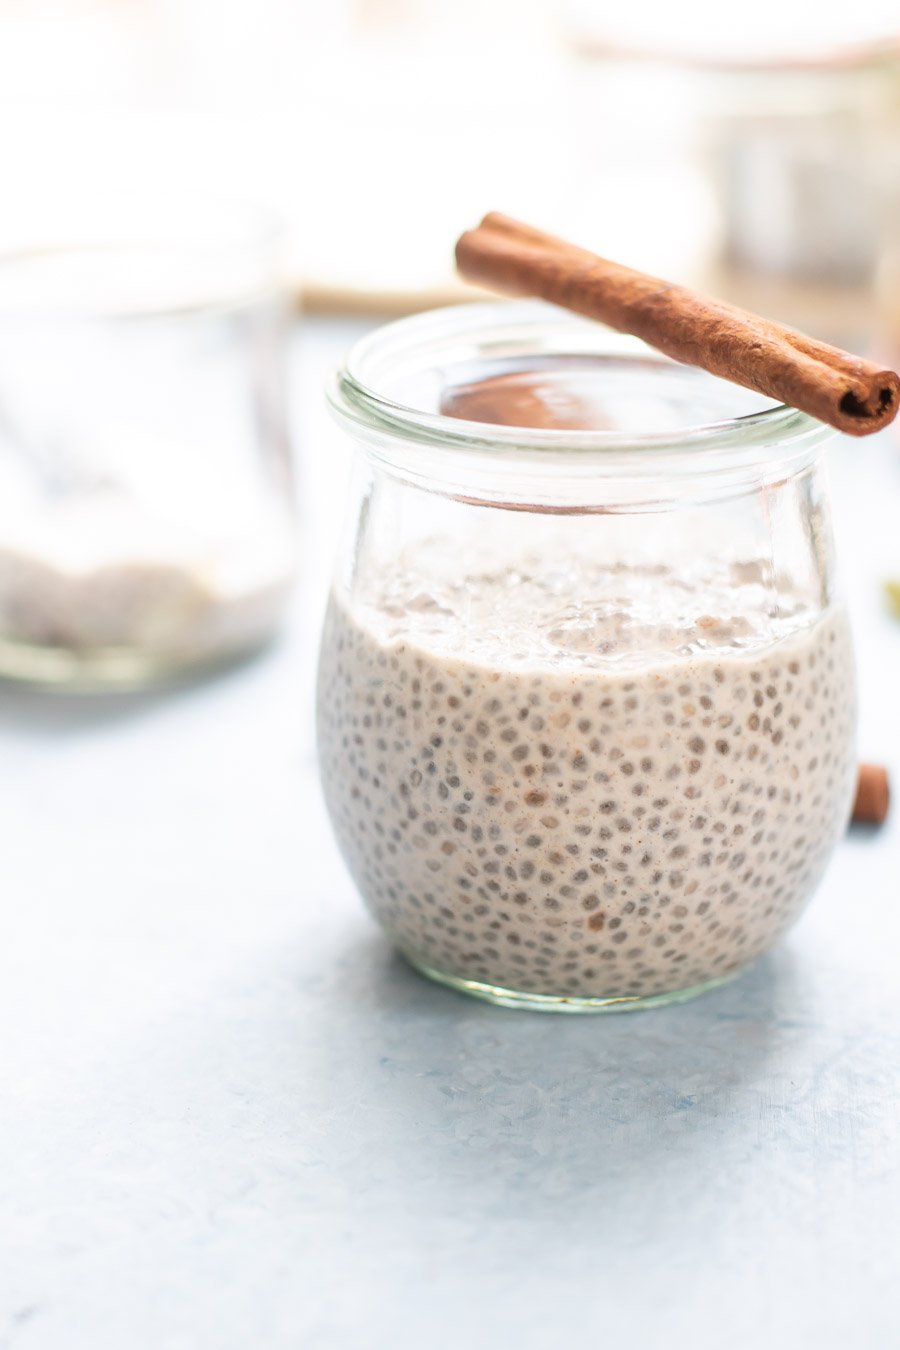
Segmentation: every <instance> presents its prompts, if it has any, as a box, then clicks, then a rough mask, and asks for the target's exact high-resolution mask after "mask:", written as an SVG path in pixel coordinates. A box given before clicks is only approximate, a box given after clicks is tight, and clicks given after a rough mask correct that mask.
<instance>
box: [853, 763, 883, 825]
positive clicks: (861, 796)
mask: <svg viewBox="0 0 900 1350" xmlns="http://www.w3.org/2000/svg"><path fill="white" fill-rule="evenodd" d="M890 800H891V792H890V784H889V782H888V773H887V769H885V768H884V767H883V765H881V764H860V766H859V778H858V779H857V784H856V800H855V802H854V803H853V815H852V817H851V819H852V821H853V823H854V824H855V825H883V824H884V822H885V820H886V818H887V813H888V807H889V805H890Z"/></svg>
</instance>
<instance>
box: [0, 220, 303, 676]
mask: <svg viewBox="0 0 900 1350" xmlns="http://www.w3.org/2000/svg"><path fill="white" fill-rule="evenodd" d="M91 206H92V207H95V206H96V203H94V202H93V201H92V203H91ZM98 215H99V216H100V217H101V218H99V219H98V218H97V217H98ZM28 238H29V241H30V242H29V245H28V246H27V247H20V248H18V247H17V248H9V249H6V250H4V251H3V252H2V253H0V676H3V677H7V678H16V679H21V680H28V681H33V682H37V683H40V684H44V685H49V686H57V687H64V688H67V689H101V688H106V687H109V686H129V687H131V686H137V685H142V684H145V683H147V682H149V681H152V680H155V679H157V678H159V677H163V676H169V675H172V674H175V673H177V672H181V671H184V670H188V669H192V668H194V667H198V666H206V665H209V664H211V663H218V662H221V661H223V660H225V659H226V658H231V657H233V656H236V655H238V654H241V653H244V652H246V651H248V650H250V649H252V648H254V647H256V646H258V645H259V644H260V643H261V642H263V641H264V640H265V639H267V638H268V637H269V636H270V635H271V633H272V631H273V629H274V627H275V625H276V623H277V621H278V619H279V617H280V615H281V611H282V608H283V606H284V602H285V599H286V597H287V595H288V592H289V587H290V581H291V577H292V572H293V567H294V519H293V505H292V490H291V475H290V466H289V455H288V447H287V439H286V434H285V416H284V397H283V388H282V355H283V351H282V348H283V341H282V337H283V326H284V323H283V320H284V306H283V303H282V298H281V294H280V289H279V285H278V278H277V274H276V265H275V263H276V258H275V244H276V237H275V233H274V231H273V229H272V228H271V227H270V226H268V225H266V224H264V223H260V221H259V220H258V219H257V218H256V217H255V215H249V214H248V213H246V212H244V213H241V212H238V211H237V210H235V209H231V210H230V211H226V210H225V209H224V208H219V207H217V206H215V205H213V204H207V203H202V202H198V203H187V202H184V201H183V200H178V201H175V202H168V201H160V200H158V199H157V200H155V201H154V202H142V203H139V202H133V201H120V202H118V203H111V204H108V205H107V207H105V208H104V210H103V212H102V214H101V213H100V212H98V211H97V210H93V209H92V210H91V211H90V212H85V213H84V214H83V217H82V216H78V215H75V216H67V217H66V233H65V235H64V237H62V238H60V237H58V236H56V235H54V234H46V233H41V231H40V229H39V228H36V229H34V230H33V231H32V232H31V233H30V234H29V236H28Z"/></svg>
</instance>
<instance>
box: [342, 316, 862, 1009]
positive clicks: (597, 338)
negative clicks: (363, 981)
mask: <svg viewBox="0 0 900 1350" xmlns="http://www.w3.org/2000/svg"><path fill="white" fill-rule="evenodd" d="M330 397H331V403H332V407H333V409H334V411H335V412H336V414H337V417H338V420H339V421H340V422H341V424H342V425H343V426H344V427H345V428H346V429H347V430H348V431H349V432H350V434H351V435H352V436H353V438H354V440H355V441H356V443H357V445H358V447H359V454H358V456H357V465H356V476H355V484H354V487H353V491H352V501H351V507H350V515H349V521H348V526H347V533H346V537H345V540H344V543H343V546H342V548H341V552H340V557H339V562H338V568H337V573H336V578H335V582H334V589H333V592H332V596H331V600H330V605H329V609H328V614H327V617H326V621H325V629H324V635H323V640H322V651H321V662H320V674H319V696H318V727H319V754H320V764H321V775H322V782H323V786H324V792H325V798H326V801H327V804H328V809H329V811H330V814H331V818H332V821H333V824H334V828H335V831H336V833H337V837H338V840H339V842H340V845H341V848H342V850H343V853H344V857H345V858H346V860H347V863H348V865H349V867H350V871H351V872H352V874H353V877H354V879H355V881H356V884H357V885H358V887H359V889H360V891H361V893H362V895H363V897H364V899H365V901H366V903H367V904H368V906H369V907H370V909H371V910H372V912H373V914H374V915H375V917H376V919H377V920H378V922H379V923H380V924H381V926H382V927H383V928H384V930H385V931H386V932H387V934H388V935H389V937H390V938H391V940H392V941H393V942H394V943H395V945H396V946H397V947H398V949H399V950H400V951H401V952H402V953H403V954H404V955H405V956H406V957H407V958H408V959H409V960H410V961H411V962H412V963H413V964H414V965H415V966H417V967H418V968H419V969H420V970H422V971H424V972H425V973H426V974H428V975H430V976H432V977H433V978H435V979H437V980H440V981H442V982H444V983H447V984H450V985H452V986H454V987H456V988H458V989H461V990H464V991H466V992H468V993H471V994H475V995H479V996H481V997H484V998H488V999H491V1000H493V1001H495V1002H498V1003H504V1004H510V1005H514V1006H519V1007H531V1008H545V1009H550V1010H559V1011H582V1010H583V1011H594V1010H606V1009H615V1008H633V1007H639V1006H648V1005H651V1004H657V1003H664V1002H667V1001H669V1000H672V999H682V998H686V997H688V996H690V995H693V994H696V993H699V992H701V991H702V990H704V989H708V988H710V987H712V986H714V985H717V984H719V983H721V982H722V981H724V980H727V979H729V978H731V977H732V976H734V975H735V974H736V973H737V972H738V971H740V970H741V969H742V968H743V967H745V966H746V965H747V964H748V963H749V962H751V961H752V960H753V959H754V958H755V957H757V956H759V955H760V953H762V952H764V951H766V950H767V949H768V948H769V947H771V945H772V944H773V943H774V942H775V941H776V940H777V939H778V937H779V936H780V935H781V934H782V933H783V932H784V931H785V929H786V928H788V927H789V926H790V924H792V923H793V922H794V920H795V919H796V918H797V916H798V914H799V913H800V911H801V910H802V909H803V907H804V905H805V904H806V902H807V900H808V899H809V897H810V895H811V894H812V891H813V889H814V888H815V886H816V883H817V881H818V880H819V877H820V876H821V873H822V871H823V869H824V867H825V865H826V862H827V860H828V857H829V855H830V853H831V851H832V849H833V847H834V845H835V842H836V841H837V839H838V837H839V835H840V833H841V831H842V830H843V828H844V826H845V825H846V822H847V819H848V814H849V810H850V802H851V793H852V786H853V779H854V766H855V753H854V728H855V682H854V670H853V658H852V650H851V642H850V636H849V631H848V626H847V619H846V616H845V614H844V611H843V609H842V608H841V606H840V604H839V603H838V601H837V599H836V597H835V594H834V583H833V560H832V537H831V526H830V519H829V506H828V498H827V489H826V485H825V481H824V468H823V462H822V460H823V456H822V447H823V445H824V443H825V442H826V441H827V439H828V438H829V437H830V435H831V434H832V433H831V432H830V431H829V429H828V428H825V427H823V426H822V425H821V424H819V423H817V422H815V421H813V420H812V419H811V418H809V417H807V416H806V415H805V414H802V413H799V412H796V411H795V410H793V409H790V408H786V407H771V406H768V407H766V406H764V405H763V401H762V400H760V398H759V397H758V396H757V395H753V394H750V393H748V392H747V391H744V390H741V389H738V388H736V387H734V386H731V385H728V384H725V383H723V382H722V381H718V380H716V379H714V378H713V377H711V376H709V375H706V374H704V373H703V372H700V371H698V370H695V369H693V368H690V367H686V366H681V365H678V364H676V363H674V362H671V361H669V360H667V359H666V358H665V357H663V356H660V355H658V354H657V353H654V352H652V351H651V350H650V349H648V348H646V347H644V346H643V345H642V344H640V343H638V342H637V341H635V340H631V339H624V338H618V337H615V336H614V335H611V334H609V333H607V332H606V331H605V330H603V329H601V328H600V327H598V326H596V325H593V324H590V323H588V322H585V321H583V320H580V319H577V318H575V317H574V316H571V315H568V314H565V313H563V312H562V311H559V310H556V309H554V308H552V307H549V306H544V305H542V304H538V303H532V302H521V303H520V302H516V303H499V304H489V305H473V306H466V307H459V308H456V309H453V310H446V311H439V312H435V313H432V314H426V315H421V316H418V317H416V318H413V319H408V320H404V321H402V322H400V323H396V324H392V325H390V326H388V327H386V328H384V329H382V330H380V331H379V332H376V333H375V334H373V335H372V336H370V337H369V338H367V339H366V340H364V341H363V342H362V343H360V344H359V345H358V346H357V347H356V348H355V349H354V350H353V351H352V352H351V354H350V357H349V359H348V361H347V364H346V366H345V368H344V369H343V370H341V371H340V372H339V374H338V375H337V376H336V378H335V380H334V383H333V385H332V387H331V391H330Z"/></svg>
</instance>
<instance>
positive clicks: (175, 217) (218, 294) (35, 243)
mask: <svg viewBox="0 0 900 1350" xmlns="http://www.w3.org/2000/svg"><path fill="white" fill-rule="evenodd" d="M281 236H282V225H281V222H280V220H279V219H278V217H277V216H276V215H274V214H273V213H272V212H271V211H269V210H268V209H266V207H265V206H260V205H257V204H256V203H253V202H249V201H243V200H232V199H221V200H220V199H219V198H218V197H215V196H212V195H207V194H201V193H192V194H180V195H177V196H176V197H175V198H174V199H172V200H169V199H166V198H162V199H161V198H159V197H158V196H157V195H156V194H151V193H145V194H141V195H139V196H137V197H130V196H125V197H122V198H114V199H111V200H107V198H106V196H96V197H95V196H93V195H92V196H91V197H90V198H89V199H88V200H87V201H86V202H85V203H84V204H83V205H77V206H76V208H73V210H72V211H71V212H70V213H69V214H68V215H66V216H65V217H64V218H63V220H62V221H59V220H57V219H55V218H53V217H52V216H51V214H50V213H47V212H42V213H39V214H38V216H37V217H36V218H35V219H28V220H27V221H26V222H19V224H18V228H16V222H15V221H13V222H12V224H11V225H10V226H9V227H6V228H5V229H4V233H3V237H2V239H0V318H3V319H7V318H13V319H18V318H20V317H25V318H32V317H38V318H46V319H54V318H62V319H68V318H77V319H81V318H86V319H93V318H109V319H115V318H132V317H143V316H149V315H167V314H175V315H177V314H179V313H181V312H183V311H185V310H192V309H198V308H204V309H206V308H210V307H215V308H231V307H233V306H236V305H241V304H243V303H246V300H247V298H248V297H251V296H253V295H255V294H257V293H259V292H260V291H264V290H268V289H269V288H270V286H271V284H272V282H271V278H272V276H273V274H274V270H275V262H274V260H275V259H276V257H277V253H278V249H279V247H280V244H281Z"/></svg>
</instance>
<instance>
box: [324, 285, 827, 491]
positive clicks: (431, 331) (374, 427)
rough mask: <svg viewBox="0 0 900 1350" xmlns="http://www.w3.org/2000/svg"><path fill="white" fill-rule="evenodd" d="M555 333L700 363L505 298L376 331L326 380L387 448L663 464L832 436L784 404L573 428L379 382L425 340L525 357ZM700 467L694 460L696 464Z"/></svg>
mask: <svg viewBox="0 0 900 1350" xmlns="http://www.w3.org/2000/svg"><path fill="white" fill-rule="evenodd" d="M553 334H556V335H564V336H565V338H566V339H567V340H566V342H565V343H563V347H564V349H565V350H566V351H567V352H568V351H569V349H570V348H571V352H572V354H575V355H586V354H590V355H594V356H600V357H608V358H610V359H611V360H615V359H619V360H622V359H625V360H628V359H629V358H630V359H631V360H632V361H635V362H641V363H642V364H646V365H647V366H648V367H649V366H651V365H652V366H656V367H657V368H658V369H661V370H669V369H674V370H675V371H683V372H685V377H686V378H688V377H689V373H693V374H696V373H697V371H696V368H695V367H688V366H682V365H681V364H680V363H678V362H676V361H673V360H671V359H670V358H669V357H667V356H665V355H663V354H662V353H661V352H657V351H655V350H654V349H653V348H651V347H649V346H647V344H645V343H643V342H641V341H640V339H638V338H632V337H627V336H623V335H621V334H618V333H615V332H613V331H612V330H609V329H605V328H603V327H602V326H601V325H599V324H596V323H593V322H591V321H590V320H587V319H582V318H580V317H579V316H577V315H574V314H571V313H569V312H568V311H566V310H562V309H559V308H557V307H556V306H555V305H549V304H546V303H545V302H543V301H536V300H501V301H488V302H486V303H482V302H475V303H469V304H461V305H451V306H447V307H445V308H443V309H435V310H429V311H426V312H425V313H422V314H416V315H412V316H411V317H408V318H404V319H399V320H396V321H394V322H392V323H389V324H385V325H383V326H381V327H379V328H377V329H375V330H374V331H373V332H371V333H369V334H367V335H366V336H365V337H364V338H362V339H360V340H359V341H358V342H356V343H355V344H354V346H353V347H352V348H351V349H350V351H349V353H348V355H347V357H346V360H345V363H344V365H343V366H342V367H341V368H340V369H339V370H338V371H337V372H336V373H335V375H334V376H333V377H332V379H331V381H330V382H329V385H328V388H327V396H328V400H329V403H330V405H331V407H332V410H333V411H334V412H335V414H336V415H337V417H338V419H339V420H340V421H346V422H349V423H350V424H351V425H353V426H354V427H355V428H356V429H357V430H360V429H362V430H364V431H367V432H368V433H369V435H370V436H374V437H376V438H377V440H378V442H379V445H380V447H381V449H382V450H384V449H387V444H389V443H390V442H392V441H393V442H395V443H400V444H405V443H408V442H410V441H417V442H420V443H421V442H423V441H425V442H427V443H428V444H430V445H433V446H439V447H443V448H445V449H447V450H459V451H466V450H474V451H479V452H481V453H494V454H497V455H500V456H502V457H506V455H507V454H508V453H509V452H513V453H516V454H518V455H524V456H526V457H528V458H529V459H533V458H537V459H540V458H541V457H542V456H545V455H546V453H547V452H548V451H549V452H556V453H559V452H561V451H562V452H565V453H566V454H567V455H572V456H574V457H577V459H578V462H579V464H583V463H584V461H585V460H587V459H593V458H595V459H596V460H597V461H598V463H601V464H602V463H607V462H609V461H611V460H612V459H613V458H614V457H619V456H621V455H623V454H626V455H629V456H630V455H631V454H632V452H635V453H636V452H639V453H640V456H641V457H642V458H644V457H649V458H651V459H652V461H653V462H654V463H656V464H657V465H658V464H659V461H660V460H661V459H666V460H672V459H677V458H680V457H681V456H682V455H683V454H684V452H685V451H690V452H691V456H692V457H693V456H694V455H695V454H696V452H698V451H699V452H702V454H703V456H704V458H705V457H706V455H707V453H708V452H710V451H719V452H726V454H727V452H729V451H734V452H742V454H741V457H746V454H747V452H748V451H750V452H752V451H756V452H759V451H763V450H766V451H768V454H767V455H766V456H764V457H765V458H770V457H772V455H773V454H775V455H777V454H781V453H783V452H791V451H796V450H799V449H800V448H801V445H802V448H804V449H809V448H811V447H812V446H813V445H818V444H819V443H821V442H823V441H824V440H826V439H828V438H830V437H831V436H832V435H834V432H833V430H832V428H830V427H827V426H825V425H824V424H823V423H821V422H819V421H817V420H816V419H815V418H813V417H811V416H809V414H807V413H803V412H800V411H798V409H796V408H792V407H790V406H788V405H787V404H777V405H774V406H773V407H770V408H765V409H763V410H761V411H757V412H752V413H747V414H744V415H742V416H739V417H731V418H723V419H718V420H713V421H707V422H698V423H696V424H693V425H689V426H684V427H681V428H678V429H676V430H666V431H646V432H641V431H630V430H629V431H621V430H614V431H602V430H569V429H556V428H530V427H519V426H508V425H498V424H494V423H486V422H474V421H466V420H464V419H461V418H457V417H450V416H447V415H446V414H444V413H440V412H429V411H427V410H424V409H419V408H416V407H413V406H411V405H410V404H408V403H404V402H401V401H397V400H396V399H394V398H391V397H389V396H387V395H386V394H384V393H382V392H379V390H378V388H377V375H378V373H379V371H380V370H385V369H389V368H390V367H391V365H392V364H393V365H394V366H398V365H399V364H400V363H402V362H403V360H404V359H405V360H408V359H409V357H410V355H411V354H412V353H414V352H415V351H416V349H417V348H421V346H422V345H423V344H425V343H427V342H435V341H445V342H448V343H449V342H451V341H458V342H460V343H462V342H465V341H466V340H467V339H468V340H469V341H477V340H486V341H488V342H489V343H493V344H498V343H500V342H501V341H502V340H504V339H505V340H506V341H507V342H512V343H513V344H514V345H515V346H516V350H517V352H518V353H519V354H520V355H522V356H527V355H528V354H529V343H530V344H532V345H533V344H534V343H535V342H536V341H537V339H538V336H539V335H544V336H547V335H553ZM532 354H534V353H533V352H532ZM373 377H374V378H373ZM710 378H713V377H710ZM722 383H723V384H724V383H725V382H724V381H723V382H722ZM386 443H387V444H386ZM728 458H730V456H728ZM700 467H701V465H699V464H697V463H696V460H695V461H694V468H695V469H698V468H700ZM710 467H712V466H711V465H710Z"/></svg>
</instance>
